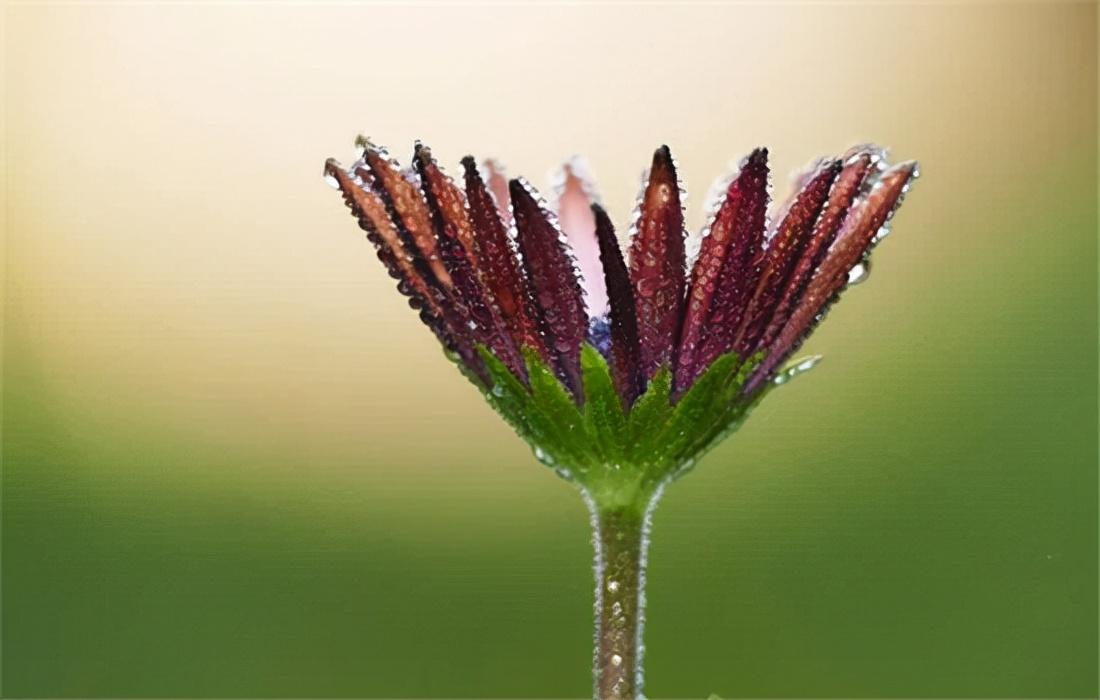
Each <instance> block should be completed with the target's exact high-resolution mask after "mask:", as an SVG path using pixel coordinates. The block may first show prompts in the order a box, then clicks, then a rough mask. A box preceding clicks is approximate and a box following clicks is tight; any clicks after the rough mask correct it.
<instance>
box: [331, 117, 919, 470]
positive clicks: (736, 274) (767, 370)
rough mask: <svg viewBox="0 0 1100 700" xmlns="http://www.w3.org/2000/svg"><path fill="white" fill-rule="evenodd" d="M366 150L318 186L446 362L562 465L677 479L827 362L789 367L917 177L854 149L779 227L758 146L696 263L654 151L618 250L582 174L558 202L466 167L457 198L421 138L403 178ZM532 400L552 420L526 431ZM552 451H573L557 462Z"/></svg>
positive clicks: (574, 172) (667, 172) (372, 148)
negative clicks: (611, 464)
mask: <svg viewBox="0 0 1100 700" xmlns="http://www.w3.org/2000/svg"><path fill="white" fill-rule="evenodd" d="M356 146H357V147H358V149H359V152H358V153H357V160H356V161H355V162H354V163H353V164H352V165H351V166H350V167H348V168H344V167H342V166H341V165H340V164H339V163H337V162H336V161H335V160H332V159H329V160H328V161H326V163H325V167H324V171H323V175H324V179H325V181H326V182H327V183H328V184H329V185H331V186H332V187H334V188H336V189H338V190H339V191H340V193H341V194H342V195H343V198H344V201H345V203H346V204H347V206H348V207H349V208H350V209H351V211H352V214H353V215H354V216H355V218H356V219H357V220H358V222H359V225H360V227H361V228H362V229H363V230H364V231H366V233H367V238H368V239H369V240H370V242H371V243H372V245H373V246H374V248H375V250H376V252H377V255H378V258H379V260H380V261H381V262H382V263H383V265H384V267H385V268H386V270H387V272H388V273H389V275H390V276H391V277H393V278H394V279H395V280H397V287H398V290H399V291H400V292H401V293H402V294H404V295H405V296H407V297H408V300H409V305H410V306H411V307H413V308H414V309H415V310H417V311H418V313H419V315H420V317H421V319H422V320H423V321H424V323H425V324H426V325H427V326H428V327H429V328H430V329H431V330H432V332H433V333H434V334H435V335H436V337H437V338H438V339H439V341H440V342H441V343H442V345H443V346H444V348H445V349H446V351H447V352H448V353H449V354H450V355H451V357H453V358H454V359H456V361H458V362H459V363H460V366H461V367H462V368H463V370H464V371H465V372H466V374H467V375H468V376H469V377H470V378H471V379H472V380H473V381H474V382H475V383H477V384H479V385H480V386H481V388H482V389H483V390H484V391H485V392H486V396H487V397H488V398H490V402H491V403H493V404H494V406H496V407H497V408H498V410H500V411H501V412H502V413H504V414H505V415H506V417H507V418H508V419H509V421H510V422H511V423H512V424H513V425H514V426H515V427H516V429H517V430H519V431H520V432H521V434H523V435H525V436H526V437H528V439H529V440H530V441H531V442H532V444H534V445H536V446H539V448H540V449H541V450H543V451H544V452H545V453H547V454H550V453H554V454H555V455H556V456H555V457H554V458H555V459H558V460H559V461H562V462H565V461H569V460H572V461H574V462H577V461H579V462H585V461H586V460H589V461H592V462H600V460H605V461H606V460H611V461H614V459H612V458H613V457H615V459H618V457H621V456H623V455H625V454H627V453H630V454H634V453H633V452H631V450H634V449H635V447H637V446H638V445H641V446H643V447H644V446H649V447H651V448H652V449H653V450H656V451H658V452H659V451H660V449H659V445H658V443H657V442H653V441H654V440H666V441H667V442H668V444H670V445H674V446H675V449H674V450H673V448H668V449H669V450H672V452H675V455H677V456H676V457H675V459H678V460H679V464H680V466H681V467H682V466H683V464H686V463H689V462H693V461H694V459H695V457H696V456H697V454H698V453H700V452H701V451H702V450H704V449H706V448H707V446H709V445H712V444H714V442H715V441H716V440H718V439H721V436H724V435H725V434H727V433H728V432H729V431H730V430H732V429H733V428H735V427H736V425H739V424H740V421H741V420H743V419H744V416H745V415H746V414H747V412H748V410H749V408H751V406H753V405H755V402H756V401H759V400H760V399H761V398H762V396H763V395H764V394H765V393H767V391H768V390H769V388H771V387H774V386H777V385H779V384H783V383H785V382H787V381H788V380H790V379H791V378H793V377H794V376H796V375H798V374H800V373H802V372H804V371H806V370H808V369H809V368H810V367H812V366H813V364H814V363H816V361H817V358H810V359H809V360H805V361H800V362H797V363H795V364H794V365H791V366H788V367H784V364H785V363H786V362H787V361H788V360H789V359H790V357H791V355H792V353H794V352H795V351H796V350H797V349H798V348H799V347H800V346H801V345H802V343H803V342H804V341H805V340H806V338H807V337H808V336H809V334H810V333H811V332H812V331H813V329H814V328H815V327H816V325H817V324H818V323H819V322H820V321H821V319H822V318H823V317H824V315H825V314H826V312H827V311H828V309H829V307H830V305H831V304H833V303H834V302H835V301H836V299H837V298H838V296H839V294H840V293H841V292H842V291H843V290H844V289H845V288H846V287H848V286H850V285H853V284H857V283H859V282H861V281H863V280H864V279H865V278H866V277H867V275H868V273H869V270H870V259H869V255H870V252H871V250H872V248H874V246H875V245H876V244H877V243H878V242H879V241H881V240H882V239H883V238H884V237H885V236H886V235H887V233H888V232H889V226H890V223H891V218H892V217H893V214H894V212H895V211H896V210H897V208H898V206H899V205H900V204H901V201H902V199H903V198H904V196H905V194H906V192H907V191H908V189H909V187H910V186H911V184H912V182H913V181H914V180H915V179H916V177H917V176H918V171H917V164H916V162H915V161H907V162H903V163H900V164H898V165H894V166H890V165H889V164H888V163H887V161H886V152H885V150H884V149H882V148H880V147H878V146H874V145H861V146H856V147H853V148H851V149H849V150H848V151H847V152H845V153H843V154H841V155H840V156H838V157H835V158H822V159H818V160H816V161H814V162H813V164H812V165H811V166H810V167H809V168H807V169H806V170H804V171H802V172H801V173H800V174H799V175H798V176H797V177H796V178H795V181H794V191H793V192H792V194H791V195H790V197H789V198H787V199H786V201H785V203H784V204H783V205H782V206H781V207H779V209H778V210H777V212H778V213H777V214H776V215H775V221H774V222H773V223H772V224H771V225H769V223H768V209H769V203H770V180H769V178H770V171H769V166H768V151H767V149H765V148H758V149H756V150H754V151H752V152H751V153H750V154H749V155H748V156H746V157H745V158H744V159H743V160H742V161H741V164H740V167H739V169H738V170H736V171H735V173H734V174H733V175H731V176H730V177H728V178H725V179H723V180H722V181H721V188H720V189H719V190H717V191H716V192H715V194H714V197H713V202H712V207H713V211H712V214H711V215H710V218H709V220H708V223H707V225H706V226H705V227H704V230H703V232H702V234H701V235H700V236H698V237H695V238H692V239H691V241H690V247H691V249H690V250H689V241H688V237H687V234H686V231H685V228H684V210H683V201H684V196H685V195H684V193H683V191H682V189H681V187H680V182H679V178H678V176H677V171H676V170H677V169H676V163H675V161H674V160H673V158H672V153H671V151H670V150H669V148H668V147H667V146H661V147H660V148H658V149H657V150H656V152H655V153H654V154H653V159H652V162H651V165H650V167H649V169H648V170H647V172H646V175H645V178H644V181H643V190H642V194H641V196H640V198H639V201H638V205H637V208H636V212H635V216H634V220H633V222H632V224H631V227H630V242H629V246H628V248H629V249H628V250H627V251H624V250H623V249H622V248H621V247H620V245H619V242H618V239H617V237H616V235H615V227H614V225H613V223H612V219H611V217H610V216H609V215H608V213H607V212H606V211H605V210H604V209H603V208H602V207H601V206H600V205H599V204H598V201H599V200H598V195H597V194H596V192H595V187H594V185H593V184H592V181H591V179H590V178H588V177H587V175H586V168H585V167H584V166H583V163H582V161H579V160H576V159H573V160H570V161H568V162H567V164H566V166H564V167H563V169H562V170H561V172H560V174H559V177H558V179H557V180H556V181H555V184H554V185H553V187H552V189H553V191H554V192H555V195H556V196H554V197H553V198H552V199H553V202H552V204H547V203H546V202H545V201H543V200H542V198H540V197H539V196H538V194H537V193H536V191H535V189H534V188H533V187H532V186H531V185H530V184H529V183H528V182H527V181H526V180H524V179H522V178H513V179H511V180H508V179H506V178H505V176H504V171H503V168H502V167H501V166H500V165H499V164H498V163H497V162H496V161H493V160H485V161H481V162H480V163H479V161H477V160H475V159H474V157H473V156H466V157H465V158H463V159H462V161H461V164H462V173H463V177H462V179H461V182H456V181H454V180H452V179H451V178H450V177H448V176H447V175H446V174H445V173H444V172H443V169H442V168H441V167H440V165H439V164H438V163H437V162H436V160H435V159H434V158H433V156H432V152H431V150H430V149H429V148H428V147H427V146H425V145H423V144H421V143H419V142H417V144H416V147H415V150H414V154H413V158H412V165H411V167H408V168H405V169H403V168H402V166H401V165H400V164H399V163H398V162H397V161H396V160H394V159H392V158H391V157H390V156H389V154H388V153H387V152H386V150H385V149H383V148H381V147H379V146H377V145H375V144H374V143H372V142H371V141H370V140H369V139H366V138H363V137H360V138H359V139H357V141H356ZM624 253H626V254H625V255H624ZM689 254H690V256H689ZM689 263H690V270H689V269H688V265H689ZM601 367H602V369H601ZM602 373H603V374H602ZM601 376H605V378H604V379H601ZM548 382H549V384H548ZM551 385H553V386H555V387H557V389H553V388H552V386H551ZM606 391H612V392H614V394H613V396H615V397H616V398H615V399H614V400H612V401H610V402H608V401H607V400H606V395H605V392H606ZM524 396H528V397H535V398H534V399H529V398H524ZM539 397H542V398H539ZM529 400H535V401H536V403H538V402H540V401H543V402H548V403H547V405H553V406H556V408H553V409H552V410H548V411H547V415H546V416H543V417H541V418H540V417H538V416H525V415H524V414H523V411H522V410H521V408H522V406H526V405H528V403H527V402H528V401H529ZM562 402H565V403H567V404H569V405H571V406H572V408H571V409H566V408H564V407H563V406H564V404H562ZM555 435H557V436H558V437H557V438H555V437H554V436H555ZM562 436H568V439H566V437H562ZM662 436H663V437H662ZM555 440H560V441H562V444H565V443H566V442H569V441H580V442H577V443H576V444H572V446H571V447H570V448H569V449H568V450H564V448H563V450H564V451H561V450H559V451H556V452H555V450H554V449H553V443H554V441H555ZM586 440H595V441H596V442H597V443H599V442H600V441H610V442H611V443H614V446H611V447H609V446H607V445H604V446H602V447H592V448H589V447H586V443H585V441H586ZM637 449H641V447H638V448H637ZM672 452H669V454H672ZM669 459H673V458H672V457H669ZM673 461H675V460H673ZM571 466H575V467H578V469H575V470H572V471H571V473H574V474H575V475H582V474H584V473H585V472H584V469H583V468H580V467H583V466H584V465H583V464H574V465H571ZM577 478H581V477H580V476H577Z"/></svg>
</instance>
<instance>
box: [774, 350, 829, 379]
mask: <svg viewBox="0 0 1100 700" xmlns="http://www.w3.org/2000/svg"><path fill="white" fill-rule="evenodd" d="M818 362H821V355H810V356H809V357H804V358H802V359H800V360H795V362H794V363H792V364H791V365H790V366H788V367H787V368H786V369H785V370H783V371H782V372H780V373H779V374H777V375H776V376H775V379H773V380H772V381H773V382H774V383H776V384H786V383H787V382H789V381H790V380H792V379H794V378H795V377H797V376H798V375H800V374H803V373H805V372H809V371H810V370H811V369H813V368H814V367H816V366H817V363H818Z"/></svg>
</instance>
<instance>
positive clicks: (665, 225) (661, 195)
mask: <svg viewBox="0 0 1100 700" xmlns="http://www.w3.org/2000/svg"><path fill="white" fill-rule="evenodd" d="M630 280H631V283H632V284H633V286H634V305H635V308H636V309H637V316H638V340H639V343H640V347H641V360H642V373H643V375H644V376H645V377H646V379H649V378H650V377H652V376H653V375H654V374H656V373H657V370H658V369H660V368H661V367H662V366H666V365H670V364H671V362H672V359H673V358H672V355H673V349H674V348H675V346H676V341H677V339H678V336H679V333H680V325H681V323H682V320H683V318H682V317H683V309H684V287H685V280H684V212H683V210H682V209H681V207H680V185H679V182H678V181H677V178H676V166H675V164H674V163H673V162H672V154H671V153H669V150H668V146H661V147H660V148H658V149H657V151H656V153H654V154H653V165H652V167H651V168H650V170H649V182H648V183H647V185H646V189H645V194H644V195H643V197H642V204H641V210H640V212H639V217H638V223H637V226H636V231H635V234H634V239H633V240H632V241H631V245H630Z"/></svg>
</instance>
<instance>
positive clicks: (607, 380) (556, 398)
mask: <svg viewBox="0 0 1100 700" xmlns="http://www.w3.org/2000/svg"><path fill="white" fill-rule="evenodd" d="M479 351H480V354H481V357H482V359H483V360H484V362H485V366H486V367H487V369H488V373H489V376H490V378H491V380H492V383H491V384H490V385H489V386H488V387H486V386H485V384H484V383H483V382H481V381H480V380H478V379H477V378H476V377H473V376H471V380H473V382H474V384H475V385H477V386H478V387H479V388H480V389H481V390H482V393H483V394H484V396H485V399H486V400H487V401H488V402H489V404H490V405H491V406H492V407H493V408H494V409H495V410H496V411H497V413H499V414H500V415H501V416H502V417H503V418H504V419H505V420H506V421H508V423H509V425H511V426H512V428H513V429H515V431H516V433H518V434H519V436H520V437H522V438H523V439H524V440H525V441H526V442H527V443H528V444H529V445H530V446H531V449H532V450H533V451H534V453H535V456H536V457H537V458H538V459H539V461H541V462H542V463H543V464H546V465H547V466H549V467H552V468H554V469H555V471H557V473H558V474H559V475H560V476H562V477H564V478H566V479H569V480H571V481H574V482H576V483H577V484H578V485H580V486H582V487H584V488H585V490H587V491H588V493H590V494H591V495H592V497H593V498H594V499H595V500H596V501H597V502H598V503H601V504H605V505H611V504H614V503H621V504H627V503H635V502H637V501H638V500H639V497H644V496H645V495H646V494H651V493H652V492H653V491H654V490H655V489H656V488H657V487H658V486H659V485H661V484H662V483H664V482H666V481H668V480H669V479H672V478H675V477H677V476H679V475H680V474H682V473H684V472H685V471H687V470H688V469H690V468H691V467H692V466H693V465H694V464H695V462H696V460H698V459H699V457H700V456H701V455H703V454H704V453H705V452H707V451H708V450H709V449H710V448H712V447H713V446H714V445H716V444H717V443H718V442H720V441H721V440H722V439H723V438H724V437H726V436H727V435H729V434H730V433H732V432H733V431H735V430H737V428H739V427H740V426H741V423H742V422H743V421H744V420H745V418H746V417H747V416H748V414H749V412H750V411H751V410H752V409H753V408H754V407H755V406H756V404H757V403H759V402H760V400H761V399H763V398H764V396H766V395H767V394H768V393H769V392H770V391H771V390H772V389H773V388H774V387H776V386H777V385H779V384H782V383H784V382H785V381H786V380H787V379H789V378H790V377H793V376H795V375H797V374H800V373H801V372H803V371H805V370H807V369H809V368H810V367H812V366H813V364H814V363H815V362H816V358H809V359H807V360H803V361H798V362H795V363H793V364H792V365H791V367H790V369H788V370H785V371H784V372H781V373H780V374H779V376H778V378H777V379H776V380H775V381H773V382H770V383H768V384H767V386H766V387H764V388H763V389H762V390H760V391H757V392H755V393H753V394H752V395H751V396H748V397H746V396H743V395H742V393H741V390H742V388H743V387H744V384H745V381H746V380H747V379H748V378H749V377H750V376H751V375H752V372H753V370H754V369H756V368H757V367H758V366H759V365H760V363H761V361H762V360H763V353H758V354H757V355H754V356H752V357H750V358H748V359H747V360H745V361H741V360H740V359H739V358H738V357H737V355H736V353H728V354H726V355H723V356H722V357H720V358H718V359H717V360H715V361H714V362H713V363H712V364H711V365H710V367H708V368H707V370H706V371H705V372H704V373H703V375H702V376H700V377H699V379H698V380H697V381H696V382H695V383H694V384H693V385H692V386H691V388H690V389H689V390H688V391H687V392H685V393H684V394H683V395H682V396H679V397H673V396H672V395H671V378H670V372H669V371H668V370H667V369H662V370H661V371H659V372H658V373H657V375H656V376H655V377H654V378H653V379H652V380H651V381H650V382H649V386H648V388H647V390H646V392H645V393H644V394H643V395H642V396H641V397H639V398H638V400H637V401H636V402H634V404H633V406H631V407H630V409H628V410H624V408H623V403H622V400H621V399H620V397H619V395H618V393H616V391H615V388H614V385H613V382H612V379H611V373H610V370H609V368H608V365H607V362H606V361H605V360H604V358H603V356H602V355H601V354H600V353H599V351H598V350H596V348H594V347H592V346H591V345H589V344H587V343H586V344H585V345H584V346H583V348H582V349H581V369H582V377H583V381H584V399H585V400H584V403H583V405H582V406H578V405H577V404H576V402H574V400H573V397H572V396H571V395H570V394H569V392H568V391H567V390H566V389H565V387H564V386H563V385H562V384H561V382H560V381H559V380H558V377H557V375H556V374H555V373H554V370H553V369H552V368H551V367H549V366H548V365H547V364H546V363H545V362H543V361H542V359H541V358H540V357H539V356H538V354H537V353H535V352H530V351H528V352H524V360H525V363H526V366H527V373H528V376H529V382H530V388H528V387H526V386H524V384H523V383H522V382H521V381H520V380H519V379H518V378H517V377H516V376H515V375H514V374H512V372H511V371H510V370H509V369H508V368H507V367H506V366H505V365H504V363H503V362H501V361H500V360H499V359H497V357H496V356H495V355H493V354H492V353H491V352H489V351H488V350H487V349H485V348H484V347H482V348H479ZM452 360H455V361H456V362H457V358H454V357H453V356H452ZM458 365H459V367H460V368H461V367H462V364H461V363H460V362H458Z"/></svg>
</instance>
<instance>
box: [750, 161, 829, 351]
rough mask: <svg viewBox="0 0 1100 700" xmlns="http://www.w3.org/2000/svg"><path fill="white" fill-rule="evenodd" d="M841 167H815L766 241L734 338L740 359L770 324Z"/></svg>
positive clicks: (753, 346)
mask: <svg viewBox="0 0 1100 700" xmlns="http://www.w3.org/2000/svg"><path fill="white" fill-rule="evenodd" d="M841 167H842V165H841V163H840V161H839V160H834V161H829V162H827V163H824V164H822V165H820V166H818V167H817V169H816V172H814V173H813V174H811V175H810V176H809V177H808V178H803V181H802V183H801V188H800V190H798V191H796V192H795V193H794V195H792V197H791V201H790V203H789V204H788V205H787V206H786V207H785V211H786V213H785V215H784V216H783V219H782V221H781V222H780V224H779V226H777V227H776V229H775V233H774V234H773V235H772V236H771V238H770V239H769V240H768V247H767V251H766V253H765V255H766V257H765V260H764V268H763V270H762V272H761V273H760V280H759V282H758V283H757V285H756V291H755V292H754V293H753V295H752V298H751V299H750V300H749V303H748V306H747V307H746V309H745V314H744V316H743V317H742V319H741V328H740V330H738V332H737V334H736V336H735V338H734V343H733V347H734V349H735V350H737V352H738V354H740V355H741V357H747V356H748V355H749V354H751V353H752V351H753V350H754V349H755V348H756V343H757V341H758V340H759V339H760V336H761V335H762V334H763V333H764V330H765V328H766V327H767V324H768V321H769V320H771V317H772V313H773V311H774V310H775V306H776V304H778V303H779V299H780V295H781V294H782V292H783V288H784V287H785V285H786V283H787V280H788V279H789V278H790V276H791V272H792V271H793V270H794V267H795V264H796V263H797V262H798V258H799V255H800V254H801V253H802V251H803V249H805V247H806V243H807V242H808V241H809V238H810V232H811V231H812V230H813V225H814V222H815V221H817V217H818V215H819V214H820V213H821V210H822V208H823V207H824V206H825V202H826V201H827V200H828V198H829V190H830V189H831V188H832V185H833V181H834V180H836V178H837V175H839V174H840V169H841Z"/></svg>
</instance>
